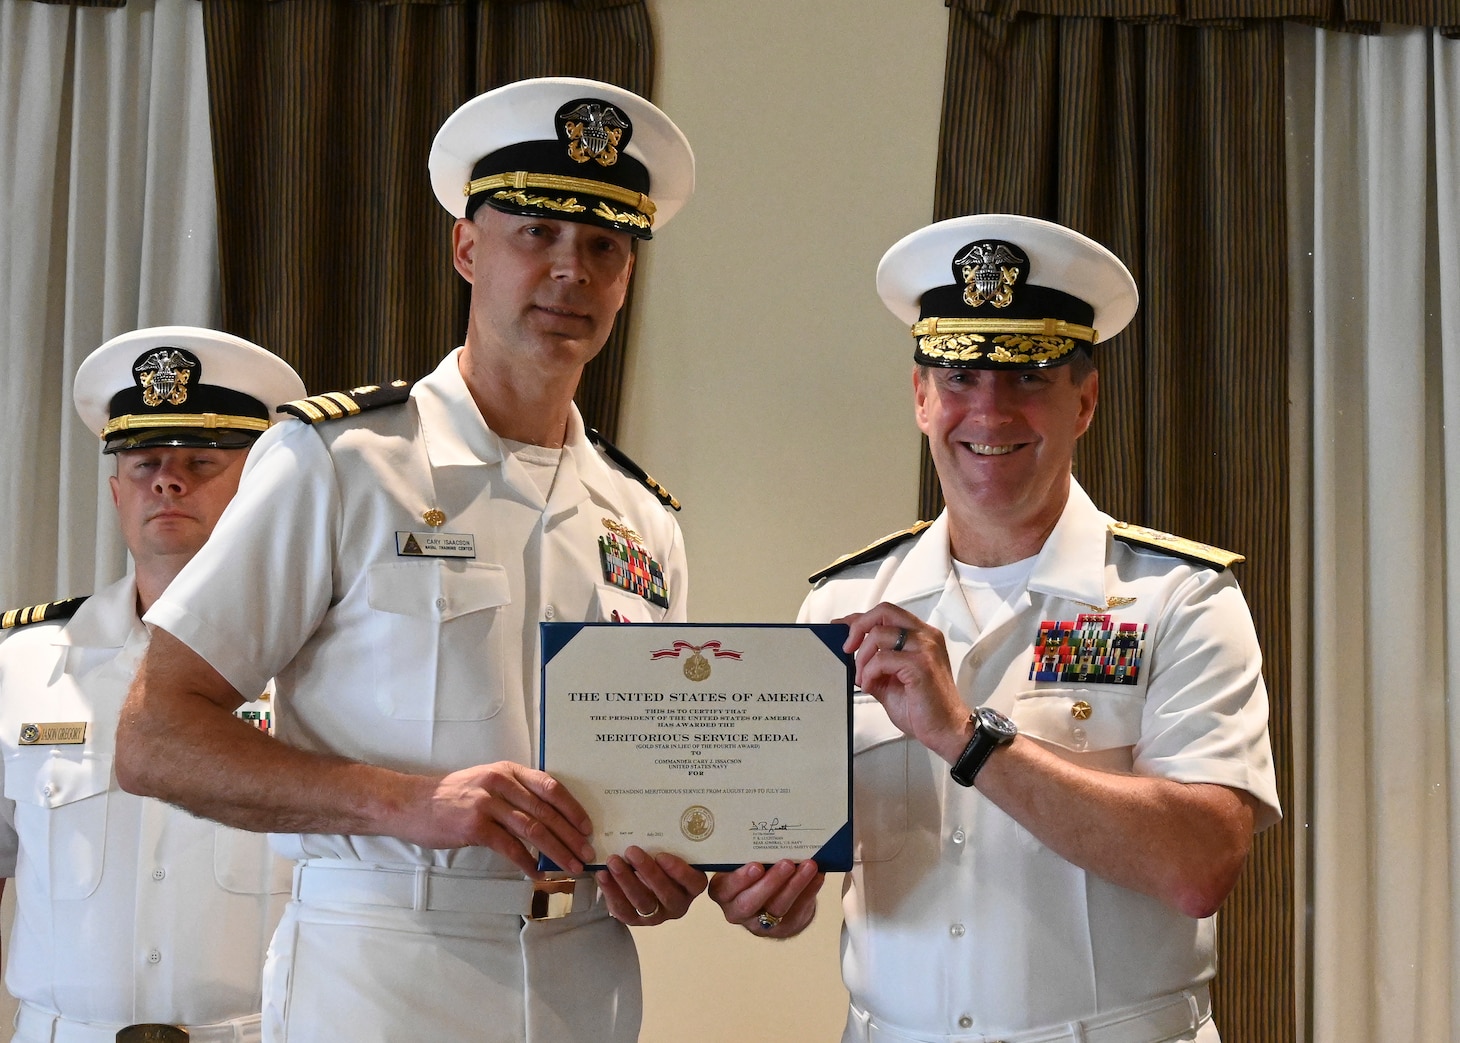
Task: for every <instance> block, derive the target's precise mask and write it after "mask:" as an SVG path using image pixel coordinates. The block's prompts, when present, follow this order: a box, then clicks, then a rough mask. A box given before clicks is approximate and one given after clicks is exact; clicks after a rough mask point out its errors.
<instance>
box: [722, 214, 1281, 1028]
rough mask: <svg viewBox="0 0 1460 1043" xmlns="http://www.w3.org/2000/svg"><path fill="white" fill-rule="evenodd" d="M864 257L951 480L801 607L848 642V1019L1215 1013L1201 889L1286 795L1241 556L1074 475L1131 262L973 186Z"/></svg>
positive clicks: (782, 876)
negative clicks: (1101, 506) (961, 211)
mask: <svg viewBox="0 0 1460 1043" xmlns="http://www.w3.org/2000/svg"><path fill="white" fill-rule="evenodd" d="M877 285H878V291H879V293H880V294H881V296H882V298H883V300H884V301H885V302H886V303H887V304H888V306H889V308H891V310H892V311H893V313H894V314H896V315H897V316H898V317H899V318H901V319H903V320H904V321H906V322H908V323H910V324H913V334H914V336H916V337H917V338H918V347H917V350H916V352H915V355H914V360H915V362H916V364H917V365H916V368H915V371H914V374H913V389H914V395H915V405H916V413H917V419H918V424H919V427H920V428H921V429H922V431H923V432H924V433H925V434H926V435H927V436H928V440H929V445H930V447H931V451H932V455H933V460H934V464H935V465H936V467H937V470H938V476H939V479H940V482H941V485H942V489H943V493H944V498H945V500H946V502H947V509H946V510H945V511H944V512H943V514H942V515H941V516H940V517H939V518H938V519H937V520H936V521H934V522H932V523H931V524H923V525H919V526H916V527H915V528H914V529H912V530H909V531H908V532H906V533H903V534H898V535H897V536H894V537H890V538H888V539H887V540H884V541H882V542H881V543H879V544H878V545H876V546H874V547H871V548H868V549H867V550H866V551H863V552H859V553H858V554H855V555H850V556H849V557H848V558H846V559H844V560H842V561H840V562H838V563H837V564H836V565H834V566H832V567H831V568H829V569H827V570H826V571H825V572H823V573H821V574H820V575H818V576H816V577H813V582H816V583H817V586H816V587H815V589H813V591H812V592H811V594H810V595H808V597H807V598H806V601H805V604H804V605H803V606H802V611H801V619H802V621H803V622H824V621H827V620H831V619H837V618H840V619H843V620H844V621H846V622H847V623H848V624H849V625H850V631H851V633H850V637H849V639H848V645H847V647H848V650H854V651H855V653H856V678H857V694H856V697H855V698H856V705H855V711H854V719H855V727H854V731H855V753H856V756H855V760H854V777H855V796H854V808H855V812H854V814H855V823H854V830H855V847H856V863H855V866H854V868H853V871H852V873H850V874H849V875H848V877H847V880H846V887H845V893H844V896H843V913H844V929H843V944H842V952H843V961H842V971H843V978H844V980H845V982H846V985H847V988H848V991H849V992H850V995H851V1005H850V1011H849V1015H848V1019H847V1026H846V1030H845V1034H844V1036H843V1040H844V1041H845V1043H852V1041H878V1043H897V1041H913V1040H916V1041H934V1040H937V1041H968V1043H973V1041H986V1040H1006V1041H1010V1043H1013V1041H1019V1043H1035V1041H1038V1043H1056V1041H1068V1043H1155V1041H1160V1040H1201V1041H1214V1040H1216V1039H1217V1038H1218V1037H1217V1030H1216V1027H1215V1026H1214V1025H1213V1023H1212V1020H1211V1010H1210V1000H1209V997H1208V993H1207V982H1208V981H1209V980H1210V979H1211V977H1212V975H1213V974H1214V972H1215V969H1216V963H1215V952H1214V934H1215V928H1214V922H1213V914H1214V913H1215V912H1216V910H1217V908H1218V906H1220V905H1221V903H1222V901H1223V899H1224V898H1225V897H1226V896H1227V894H1228V892H1229V891H1230V890H1231V888H1232V886H1233V884H1234V883H1235V881H1236V879H1237V875H1238V873H1239V872H1240V870H1241V868H1242V865H1243V862H1244V861H1245V859H1246V857H1247V854H1248V852H1249V850H1250V847H1251V838H1252V835H1253V833H1254V832H1255V831H1256V830H1260V829H1263V828H1265V827H1266V826H1268V825H1270V824H1271V823H1272V822H1274V821H1275V820H1276V819H1277V818H1278V815H1279V809H1278V801H1277V793H1276V785H1275V781H1274V777H1273V771H1272V754H1271V749H1270V744H1269V741H1268V734H1267V694H1266V690H1265V688H1264V685H1263V680H1262V674H1261V656H1260V653H1259V649H1258V647H1257V639H1256V634H1255V632H1254V630H1253V627H1252V622H1251V618H1250V615H1249V613H1248V610H1247V606H1246V603H1245V601H1244V599H1243V597H1242V594H1241V592H1240V590H1239V589H1238V587H1237V584H1236V581H1235V580H1234V579H1233V578H1232V574H1231V573H1230V572H1229V571H1227V566H1228V565H1230V564H1232V563H1233V562H1234V561H1239V560H1241V559H1240V558H1239V557H1238V556H1237V555H1232V554H1228V553H1227V552H1223V551H1219V550H1217V549H1216V548H1212V547H1207V546H1205V545H1202V544H1196V543H1192V542H1191V541H1187V540H1181V539H1178V538H1176V537H1173V536H1169V535H1167V534H1164V533H1156V532H1153V531H1151V530H1146V529H1141V528H1139V527H1135V526H1129V525H1125V524H1123V523H1119V522H1116V521H1114V520H1113V519H1112V518H1110V517H1109V516H1108V515H1106V514H1103V513H1101V512H1100V511H1099V510H1098V509H1097V508H1096V507H1095V506H1094V504H1093V503H1091V501H1090V499H1089V497H1088V496H1086V494H1085V492H1084V490H1082V489H1081V488H1080V486H1079V485H1078V484H1077V483H1076V482H1075V481H1074V480H1073V477H1072V476H1071V465H1072V462H1073V457H1074V448H1075V443H1076V441H1077V440H1078V439H1079V438H1080V436H1082V435H1083V434H1084V433H1085V431H1086V429H1087V428H1088V426H1089V423H1090V419H1091V417H1092V415H1093V413H1094V409H1095V402H1096V393H1097V386H1098V374H1097V372H1096V370H1095V368H1094V363H1093V358H1092V355H1091V353H1090V347H1091V345H1093V344H1094V342H1095V340H1096V339H1097V337H1098V338H1099V339H1101V340H1102V341H1104V340H1105V339H1108V338H1109V337H1112V336H1114V335H1115V334H1116V333H1118V332H1119V331H1120V330H1121V329H1122V328H1124V327H1125V325H1126V324H1127V323H1128V322H1129V321H1130V319H1131V317H1132V315H1133V314H1134V312H1135V308H1136V300H1137V297H1136V287H1135V282H1134V280H1133V279H1132V278H1131V276H1130V274H1129V272H1128V271H1127V270H1126V268H1125V266H1124V265H1123V264H1121V262H1120V261H1119V260H1118V259H1117V258H1116V257H1115V256H1114V255H1113V254H1111V253H1110V252H1109V251H1108V250H1106V249H1105V248H1104V247H1102V246H1100V245H1099V244H1097V243H1095V242H1093V241H1091V240H1089V239H1087V238H1085V237H1084V236H1082V235H1079V234H1078V233H1076V232H1074V231H1072V230H1070V229H1067V228H1064V227H1062V226H1060V225H1055V224H1051V223H1049V222H1044V221H1038V220H1035V219H1032V218H1023V217H1016V216H1008V215H978V216H972V217H964V218H957V219H954V220H951V221H944V222H940V223H938V224H935V225H932V226H930V227H928V228H924V229H922V230H920V231H918V232H915V233H913V234H912V235H910V236H908V237H906V238H905V239H903V240H902V241H901V242H899V243H898V244H897V245H895V246H894V247H893V248H892V249H891V250H889V251H888V253H887V254H886V256H884V258H883V260H882V263H881V265H880V267H879V268H878V276H877ZM819 886H820V877H819V876H817V875H816V873H815V867H814V866H810V865H807V864H802V865H799V866H796V865H791V864H789V863H787V864H782V865H777V866H774V867H771V868H770V869H769V870H768V871H765V870H760V869H750V868H749V867H747V868H746V869H742V870H739V871H737V872H736V873H733V874H724V875H721V876H717V877H716V879H715V881H714V882H713V883H712V884H711V893H712V895H713V896H714V897H715V899H716V900H717V901H718V902H719V903H720V904H721V906H722V908H723V909H724V912H725V916H726V918H727V919H728V920H730V921H731V922H735V923H742V924H744V925H745V926H746V927H747V928H749V929H750V930H752V931H754V932H755V933H757V934H765V935H770V936H772V937H785V936H789V935H791V934H794V933H797V932H798V931H800V930H802V929H803V928H804V927H805V926H806V924H807V923H808V922H809V921H810V919H811V917H812V916H813V915H814V913H815V905H814V896H815V893H816V890H817V888H818V887H819Z"/></svg>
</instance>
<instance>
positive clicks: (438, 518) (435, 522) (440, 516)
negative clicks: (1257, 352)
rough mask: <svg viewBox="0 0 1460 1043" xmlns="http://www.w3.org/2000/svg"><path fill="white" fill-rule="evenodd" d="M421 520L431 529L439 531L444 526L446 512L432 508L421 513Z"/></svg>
mask: <svg viewBox="0 0 1460 1043" xmlns="http://www.w3.org/2000/svg"><path fill="white" fill-rule="evenodd" d="M421 520H422V521H423V522H425V523H426V524H427V525H429V526H431V528H433V529H439V528H441V526H443V525H445V524H446V512H445V511H442V510H438V509H437V508H435V507H432V508H431V509H430V510H428V511H423V512H422V513H421Z"/></svg>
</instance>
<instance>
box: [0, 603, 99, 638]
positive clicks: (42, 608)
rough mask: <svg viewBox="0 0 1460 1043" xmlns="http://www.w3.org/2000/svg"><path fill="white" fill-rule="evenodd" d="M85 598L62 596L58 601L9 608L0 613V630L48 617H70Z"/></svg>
mask: <svg viewBox="0 0 1460 1043" xmlns="http://www.w3.org/2000/svg"><path fill="white" fill-rule="evenodd" d="M85 600H86V598H85V597H79V598H62V599H61V600H60V601H47V602H45V603H44V604H40V605H27V606H25V607H24V608H12V609H9V610H8V611H6V612H4V613H0V630H11V629H13V628H15V627H23V626H28V625H29V624H31V623H44V622H45V621H46V620H48V619H50V620H56V619H70V618H71V617H72V616H74V615H75V614H76V610H77V609H78V608H80V607H81V603H82V602H83V601H85Z"/></svg>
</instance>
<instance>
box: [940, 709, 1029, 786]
mask: <svg viewBox="0 0 1460 1043" xmlns="http://www.w3.org/2000/svg"><path fill="white" fill-rule="evenodd" d="M968 719H969V720H970V721H972V722H973V738H971V739H969V740H968V745H967V746H965V747H963V752H962V753H960V754H959V755H958V759H957V760H956V761H954V762H953V767H952V768H950V769H949V771H948V774H950V775H952V776H953V781H954V782H956V783H958V785H960V786H972V785H973V780H974V778H975V777H976V776H977V775H978V769H980V768H982V767H983V762H984V761H986V760H988V759H989V754H991V753H993V752H994V751H995V750H996V749H998V748H999V747H1000V746H1007V745H1008V744H1009V743H1011V742H1013V741H1014V736H1016V735H1018V734H1019V729H1018V728H1017V727H1015V725H1014V722H1013V721H1011V720H1009V718H1007V717H1005V716H1004V715H1003V714H1001V713H999V711H998V710H993V709H990V708H989V707H987V706H980V707H979V708H978V709H977V710H974V711H973V713H971V714H969V715H968Z"/></svg>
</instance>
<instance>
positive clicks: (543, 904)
mask: <svg viewBox="0 0 1460 1043" xmlns="http://www.w3.org/2000/svg"><path fill="white" fill-rule="evenodd" d="M576 884H577V881H576V880H534V881H533V882H532V912H531V913H529V914H528V917H527V918H528V919H529V920H556V919H558V918H559V917H561V916H567V915H568V914H569V913H571V912H572V911H573V891H574V888H575V886H576Z"/></svg>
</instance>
